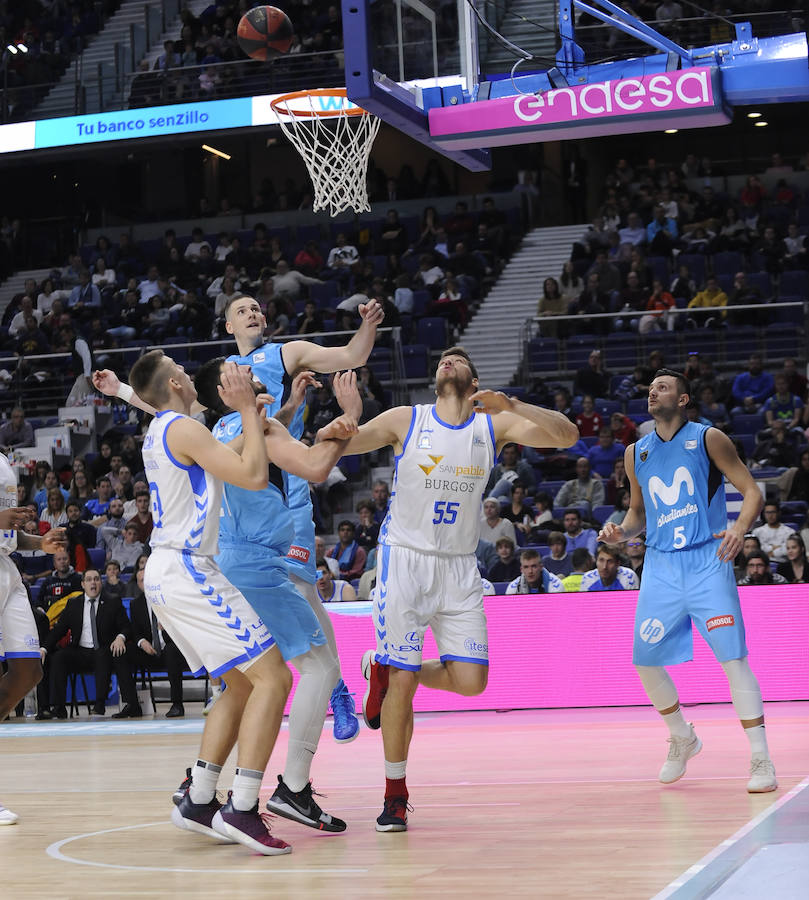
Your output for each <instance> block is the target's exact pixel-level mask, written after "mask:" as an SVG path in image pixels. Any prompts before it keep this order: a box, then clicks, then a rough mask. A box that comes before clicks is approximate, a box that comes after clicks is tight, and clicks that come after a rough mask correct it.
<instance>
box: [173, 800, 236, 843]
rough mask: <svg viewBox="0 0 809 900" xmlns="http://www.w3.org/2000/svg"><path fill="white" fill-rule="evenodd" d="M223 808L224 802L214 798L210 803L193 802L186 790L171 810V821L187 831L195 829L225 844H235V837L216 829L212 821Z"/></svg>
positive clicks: (198, 832)
mask: <svg viewBox="0 0 809 900" xmlns="http://www.w3.org/2000/svg"><path fill="white" fill-rule="evenodd" d="M221 808H222V804H221V803H220V802H219V801H218V800H217V799H216V797H214V798H213V800H211V801H210V802H209V803H192V802H191V795H190V794H189V793H188V791H186V792H185V793H184V794H183V796H182V799H181V800H180V802H179V803H178V804H177V806H175V807H174V809H173V810H172V811H171V822H172V824H173V825H176V826H177V827H178V828H184V829H185V830H186V831H195V832H196V833H197V834H204V835H205V836H206V837H211V838H213V839H214V840H216V841H221V842H222V843H224V844H233V843H234V839H233V838H231V837H228V836H227V835H225V834H222V833H221V832H218V831H216V830H214V828H213V826H212V825H211V822H212V821H213V817H214V816H215V815H216V813H218V812H219V810H220V809H221Z"/></svg>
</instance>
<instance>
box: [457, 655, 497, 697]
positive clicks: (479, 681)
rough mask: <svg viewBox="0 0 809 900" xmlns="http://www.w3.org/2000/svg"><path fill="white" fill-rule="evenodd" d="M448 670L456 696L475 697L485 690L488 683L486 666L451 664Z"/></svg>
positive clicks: (487, 668)
mask: <svg viewBox="0 0 809 900" xmlns="http://www.w3.org/2000/svg"><path fill="white" fill-rule="evenodd" d="M448 668H449V672H450V677H451V679H452V682H453V685H454V687H455V692H456V693H457V694H460V695H461V696H463V697H476V696H477V695H478V694H482V693H483V692H484V691H485V690H486V685H487V684H488V683H489V667H488V666H479V665H476V664H470V663H460V664H459V663H451V664H450V665H449V667H448Z"/></svg>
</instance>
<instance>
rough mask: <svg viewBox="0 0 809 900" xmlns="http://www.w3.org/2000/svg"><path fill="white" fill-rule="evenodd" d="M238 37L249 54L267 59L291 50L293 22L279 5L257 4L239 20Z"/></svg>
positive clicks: (254, 57)
mask: <svg viewBox="0 0 809 900" xmlns="http://www.w3.org/2000/svg"><path fill="white" fill-rule="evenodd" d="M236 39H237V40H238V42H239V46H240V47H241V48H242V50H244V52H245V53H246V54H247V55H248V56H250V57H252V58H253V59H262V60H266V59H269V58H270V57H272V56H275V55H276V54H278V53H286V52H287V50H289V45H290V44H291V43H292V22H290V21H289V17H288V16H287V14H286V13H285V12H284V11H283V10H282V9H278V7H277V6H256V7H254V8H253V9H251V10H249V11H248V12H246V13H245V14H244V15H243V16H242V17H241V19H240V20H239V27H238V28H237V29H236Z"/></svg>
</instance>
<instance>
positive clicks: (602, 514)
mask: <svg viewBox="0 0 809 900" xmlns="http://www.w3.org/2000/svg"><path fill="white" fill-rule="evenodd" d="M614 512H615V507H614V506H613V505H612V504H606V503H605V504H604V505H603V506H594V507H593V518H594V519H595V520H596V521H597V522H601V524H602V525H603V524H604V523H605V522H606V521H607V519H608V518H609V517H610V516H611V515H612V514H613V513H614Z"/></svg>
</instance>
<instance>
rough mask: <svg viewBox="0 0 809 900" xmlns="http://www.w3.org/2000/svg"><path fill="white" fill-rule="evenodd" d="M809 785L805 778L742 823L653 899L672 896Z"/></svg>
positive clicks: (660, 899)
mask: <svg viewBox="0 0 809 900" xmlns="http://www.w3.org/2000/svg"><path fill="white" fill-rule="evenodd" d="M807 787H809V778H804V780H803V781H802V782H801V783H800V784H796V785H795V787H794V788H792V790H791V791H789V793H787V794H784V796H783V797H781V798H780V799H779V800H776V801H775V803H773V804H772V805H771V806H768V807H767V809H765V810H764V812H761V813H759V814H758V815H757V816H756V817H755V818H753V819H751V820H750V821H749V822H747V824H745V825H742V827H741V828H740V829H739V830H738V831H737V832H736V833H735V834H732V835H731V836H730V837H729V838H727V839H726V840H724V841H722V843H721V844H717V845H716V847H714V848H713V850H711V851H710V853H708V854H706V855H705V856H703V857H702V859H701V860H699V862H696V863H694V865H693V866H691V867H690V868H688V869H686V870H685V872H683V874H682V875H679V876H678V877H677V878H675V879H674V881H672V882H671V884H668V885H666V887H664V888H663V890H662V891H660V893H659V894H655V895H654V897H652V900H665V898H666V897H671V895H672V894H673V893H675V891H678V890H679V889H680V888H681V887H682V886H683V885H684V884H686V883H687V882H689V881H691V879H692V878H694V877H696V876H697V875H699V873H700V872H702V870H703V869H704V868H705V867H706V866H707V865H709V864H710V863H712V862H713V861H714V860H715V859H716V858H717V857H719V856H721V855H722V854H723V853H724V852H725V850H727V849H728V847H732V846H733V845H734V844H736V843H738V842H739V841H740V840H741V839H742V838H743V837H744V836H745V835H747V834H750V832H751V831H752V830H753V829H754V828H756V827H757V826H758V825H760V824H761V823H762V822H763V821H764V820H765V819H767V818H768V817H769V816H771V815H772V814H773V813H774V812H777V811H778V810H779V809H781V807H782V806H784V804H786V803H788V802H789V801H790V800H792V799H793V798H794V797H797V796H798V794H800V792H801V791H803V790H805V789H806V788H807Z"/></svg>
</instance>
